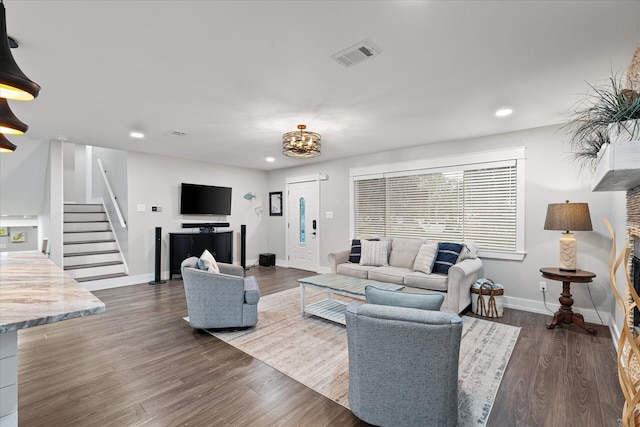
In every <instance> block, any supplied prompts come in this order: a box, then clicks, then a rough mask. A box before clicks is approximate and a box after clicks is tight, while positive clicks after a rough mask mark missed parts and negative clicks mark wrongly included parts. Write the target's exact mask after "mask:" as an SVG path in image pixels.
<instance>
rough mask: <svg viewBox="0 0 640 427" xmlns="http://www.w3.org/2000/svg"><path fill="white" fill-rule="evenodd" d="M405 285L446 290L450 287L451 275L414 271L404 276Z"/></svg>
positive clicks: (431, 289)
mask: <svg viewBox="0 0 640 427" xmlns="http://www.w3.org/2000/svg"><path fill="white" fill-rule="evenodd" d="M404 284H405V286H411V287H412V288H420V289H427V290H430V291H442V292H446V291H447V290H448V289H449V277H448V276H443V275H441V274H425V273H421V272H419V271H414V272H413V273H409V274H407V275H405V276H404Z"/></svg>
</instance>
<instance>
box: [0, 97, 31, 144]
mask: <svg viewBox="0 0 640 427" xmlns="http://www.w3.org/2000/svg"><path fill="white" fill-rule="evenodd" d="M27 129H29V126H27V125H25V124H24V123H22V122H21V121H20V119H18V118H17V117H16V116H15V115H14V114H13V112H12V111H11V109H10V108H9V103H8V102H7V100H6V99H4V98H0V133H6V134H7V135H22V134H23V133H25V132H26V131H27Z"/></svg>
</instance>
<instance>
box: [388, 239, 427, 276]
mask: <svg viewBox="0 0 640 427" xmlns="http://www.w3.org/2000/svg"><path fill="white" fill-rule="evenodd" d="M425 242H426V239H412V238H406V237H396V238H395V239H393V241H392V242H391V253H390V254H389V265H392V266H394V267H404V268H413V262H414V261H415V259H416V255H417V254H418V251H419V250H420V247H421V246H422V245H423V244H424V243H425Z"/></svg>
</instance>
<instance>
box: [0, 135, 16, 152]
mask: <svg viewBox="0 0 640 427" xmlns="http://www.w3.org/2000/svg"><path fill="white" fill-rule="evenodd" d="M16 148H18V147H16V145H15V144H12V143H11V141H9V140H8V139H7V138H6V137H5V136H4V135H3V134H1V133H0V153H13V152H14V151H16Z"/></svg>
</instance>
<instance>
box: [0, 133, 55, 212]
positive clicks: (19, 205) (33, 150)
mask: <svg viewBox="0 0 640 427" xmlns="http://www.w3.org/2000/svg"><path fill="white" fill-rule="evenodd" d="M9 139H10V140H11V141H12V142H13V143H14V144H16V145H17V146H18V148H17V149H16V151H15V152H13V153H10V154H2V155H0V183H1V184H0V214H2V215H39V214H41V213H42V212H43V200H44V198H45V175H46V171H47V162H48V158H49V142H48V141H44V140H33V139H29V138H27V137H26V136H24V135H23V136H18V137H11V136H10V138H9Z"/></svg>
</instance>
